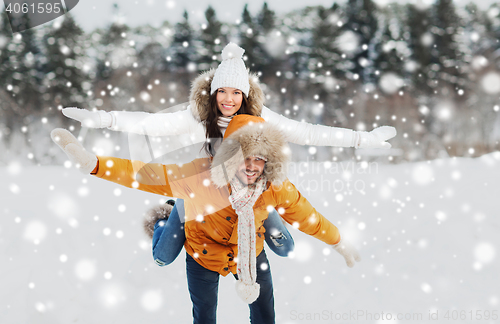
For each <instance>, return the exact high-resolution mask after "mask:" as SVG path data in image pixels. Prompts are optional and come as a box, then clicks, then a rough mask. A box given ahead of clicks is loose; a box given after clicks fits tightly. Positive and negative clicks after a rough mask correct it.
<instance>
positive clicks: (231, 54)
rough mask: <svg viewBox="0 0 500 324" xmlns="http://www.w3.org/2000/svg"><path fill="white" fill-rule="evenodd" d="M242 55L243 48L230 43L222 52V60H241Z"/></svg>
mask: <svg viewBox="0 0 500 324" xmlns="http://www.w3.org/2000/svg"><path fill="white" fill-rule="evenodd" d="M243 53H245V50H244V49H243V48H241V47H239V46H238V45H236V44H235V43H233V42H231V43H229V44H227V45H226V47H224V49H223V50H222V60H223V61H225V60H229V59H232V58H236V59H243Z"/></svg>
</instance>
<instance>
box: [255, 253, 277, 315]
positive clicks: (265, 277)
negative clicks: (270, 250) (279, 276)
mask: <svg viewBox="0 0 500 324" xmlns="http://www.w3.org/2000/svg"><path fill="white" fill-rule="evenodd" d="M257 283H258V284H259V285H260V294H259V298H257V300H256V301H254V302H253V303H252V304H250V305H249V306H250V323H252V324H274V317H275V314H274V292H273V278H272V276H271V267H270V266H269V261H268V260H267V256H266V252H265V251H264V250H262V252H261V253H260V254H259V256H258V257H257Z"/></svg>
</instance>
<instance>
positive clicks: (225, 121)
mask: <svg viewBox="0 0 500 324" xmlns="http://www.w3.org/2000/svg"><path fill="white" fill-rule="evenodd" d="M231 119H233V116H229V117H225V116H219V118H217V126H219V127H220V128H223V129H224V130H225V129H226V128H227V126H228V125H229V122H230V121H231Z"/></svg>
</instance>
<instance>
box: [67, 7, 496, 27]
mask: <svg viewBox="0 0 500 324" xmlns="http://www.w3.org/2000/svg"><path fill="white" fill-rule="evenodd" d="M344 1H345V0H342V1H339V3H343V2H344ZM417 1H419V2H422V3H432V2H433V1H432V0H399V1H398V2H413V3H415V2H417ZM375 2H377V3H379V4H384V3H387V2H393V1H391V0H375ZM455 2H456V3H457V4H458V5H464V4H466V3H469V2H470V0H455ZM474 2H475V3H477V5H478V6H479V7H480V8H488V7H489V6H490V5H491V4H492V3H493V2H494V1H493V0H474ZM113 3H118V4H119V11H120V13H121V14H122V15H123V18H124V19H125V22H126V23H127V24H128V25H129V26H132V27H134V26H137V25H143V24H147V23H150V24H152V25H159V24H161V23H162V22H163V21H164V20H168V21H170V22H171V23H175V22H177V21H179V19H180V18H181V17H182V12H183V10H184V9H186V10H187V11H188V12H189V14H190V20H191V21H192V22H202V21H204V12H205V10H206V8H207V7H208V6H209V5H211V6H212V7H213V8H214V9H215V10H216V12H217V16H218V18H219V19H220V20H222V21H227V22H234V21H236V20H237V19H240V18H241V12H242V11H243V7H244V5H245V3H249V5H248V7H249V10H250V12H252V13H256V12H258V11H259V10H260V8H262V5H263V3H264V1H263V0H262V1H261V0H257V1H256V0H252V1H250V0H231V1H220V0H218V1H217V0H184V1H180V0H119V1H118V0H80V2H79V3H78V5H77V6H76V7H75V8H74V9H73V10H72V11H71V12H72V13H73V15H74V16H75V19H76V20H77V22H78V23H79V24H80V25H81V26H82V27H83V28H84V29H85V30H86V31H89V30H92V29H94V28H96V27H105V26H107V25H109V24H110V23H111V22H112V21H113V18H112V17H113ZM267 3H268V5H269V8H270V9H271V10H274V11H276V12H277V13H285V12H288V11H290V10H293V9H298V8H302V7H304V6H306V4H307V5H309V6H313V5H323V6H325V7H330V6H331V5H332V4H333V1H332V0H268V1H267Z"/></svg>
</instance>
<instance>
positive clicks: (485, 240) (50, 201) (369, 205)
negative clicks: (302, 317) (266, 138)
mask: <svg viewBox="0 0 500 324" xmlns="http://www.w3.org/2000/svg"><path fill="white" fill-rule="evenodd" d="M499 164H500V154H497V153H492V154H488V155H485V156H482V157H481V158H476V159H472V158H455V159H441V160H435V161H430V162H419V163H408V164H399V165H384V164H380V165H378V168H372V167H371V166H370V167H368V168H365V169H363V170H364V172H363V173H362V172H357V171H358V169H357V168H354V169H349V168H346V166H345V165H344V168H342V166H341V165H339V164H338V163H335V162H329V163H321V164H317V163H311V162H309V163H308V164H302V165H301V166H300V170H301V172H302V174H303V176H302V177H299V176H298V175H292V174H291V175H290V178H291V181H292V182H293V183H295V184H296V186H297V188H298V189H299V190H301V191H302V192H303V194H304V196H305V197H306V198H308V199H309V200H310V201H311V203H312V204H313V205H314V206H315V208H316V209H317V211H318V212H320V213H322V214H323V215H324V216H326V217H327V218H328V219H330V220H331V221H332V222H333V223H334V224H335V225H336V226H337V227H338V228H339V229H340V231H341V233H342V236H343V238H345V239H348V240H350V241H351V242H352V243H353V244H354V245H355V246H356V247H358V248H359V251H360V253H361V257H362V261H361V262H360V263H359V264H357V265H356V266H355V267H354V268H353V269H349V268H347V267H346V265H345V262H344V260H343V259H342V257H341V256H339V255H338V253H336V252H335V251H334V250H333V249H332V248H331V247H328V246H325V245H324V244H323V243H321V242H320V241H317V240H314V239H312V238H311V237H309V236H307V235H304V234H303V233H301V232H299V231H298V230H296V229H294V228H293V226H290V227H289V230H290V232H291V234H292V236H293V238H294V241H295V251H294V252H293V255H291V256H290V257H289V258H282V257H278V256H276V255H275V254H274V253H272V252H271V251H269V249H267V254H268V258H269V260H270V268H271V270H272V272H273V280H274V285H275V291H276V312H277V316H279V317H280V318H282V319H284V320H283V322H286V323H296V322H294V321H291V320H290V312H291V311H293V310H300V311H302V312H316V311H317V310H318V309H320V310H321V309H331V305H332V303H334V304H335V310H337V309H338V310H349V309H352V307H353V304H352V302H350V301H349V300H346V298H345V296H350V295H352V291H353V290H355V291H356V306H355V308H356V309H357V308H360V309H365V310H369V311H372V312H373V313H375V312H377V311H380V310H383V309H390V310H391V312H397V313H399V312H421V313H423V314H428V313H429V310H431V309H451V308H453V307H455V308H460V309H475V308H484V309H493V308H494V307H498V304H499V295H498V292H497V291H496V289H495V287H496V285H495V284H494V283H493V282H492V280H494V279H492V278H496V277H497V273H498V272H499V271H500V264H499V262H498V260H499V259H498V257H497V255H498V254H497V247H498V246H499V244H500V241H499V237H498V234H497V231H496V228H498V226H499V224H498V219H497V217H496V216H495V215H496V210H497V199H496V196H495V195H496V193H497V192H498V191H499V190H500V187H499V186H500V185H499V184H498V182H495V181H492V180H491V179H496V178H498V177H500V173H499V172H500V171H499V170H500V168H498V166H499ZM365 166H366V164H365ZM361 169H362V168H360V170H361ZM13 170H16V171H13ZM370 170H371V171H370ZM0 176H1V177H2V179H6V181H5V182H2V185H1V186H0V197H1V198H0V199H1V204H0V205H1V206H2V207H1V208H2V213H3V214H2V218H1V219H0V235H1V236H0V237H1V239H0V251H1V252H0V253H1V255H2V259H3V260H5V262H4V263H3V264H2V265H3V271H4V272H5V273H10V274H11V275H10V276H9V278H8V279H7V278H6V277H4V280H2V283H1V284H2V287H5V288H4V289H7V291H14V290H15V291H16V294H17V295H16V296H19V298H18V299H16V298H14V299H13V298H10V297H7V295H5V298H4V299H3V307H4V309H3V311H2V313H1V315H0V320H1V322H2V323H3V322H5V323H9V322H12V321H13V319H14V318H24V316H27V315H28V316H49V317H50V318H52V319H53V318H61V321H63V322H75V321H81V322H103V321H104V322H112V321H113V320H116V319H120V320H122V321H124V322H127V321H133V322H144V321H147V322H148V323H163V322H165V320H166V319H168V320H169V321H172V322H178V323H181V322H189V321H190V317H191V303H190V300H189V294H188V292H187V284H186V277H185V261H184V256H183V255H181V256H180V257H178V258H177V260H176V261H175V262H174V263H173V264H171V265H169V266H167V267H163V268H162V267H158V266H156V265H155V264H154V262H153V260H152V257H151V244H150V241H149V240H147V239H146V237H145V235H144V234H143V232H142V228H141V219H142V215H143V212H144V210H145V209H147V208H148V206H149V205H151V202H157V201H159V197H158V196H155V195H152V194H147V193H144V192H140V191H137V190H133V189H127V188H123V187H119V186H117V185H115V184H112V183H107V182H103V181H101V180H99V179H96V178H94V177H89V176H83V175H81V174H80V173H79V172H78V171H77V170H75V169H73V168H70V169H66V168H64V167H62V166H61V167H43V168H42V169H40V168H34V167H22V168H21V167H19V166H13V165H10V166H6V167H5V168H3V169H0ZM34 179H36V181H33V180H34ZM301 179H308V180H310V181H316V182H318V184H321V183H322V182H323V184H324V185H326V182H328V181H330V182H334V181H339V180H342V181H345V183H346V184H347V181H350V182H351V183H354V182H355V181H362V182H364V183H365V191H364V193H363V194H362V193H360V192H359V191H356V190H355V189H354V188H353V187H348V186H347V185H345V186H344V187H343V189H342V190H341V191H337V192H335V191H333V187H331V188H332V191H328V190H326V189H324V190H320V189H317V190H316V191H310V192H307V190H305V188H304V187H305V186H306V185H307V186H308V187H310V188H312V187H313V186H312V183H307V184H306V183H305V182H303V180H301ZM14 183H15V184H16V185H17V186H18V187H19V188H20V190H21V191H20V192H21V194H17V193H15V192H13V191H12V190H11V185H12V184H14ZM317 188H320V187H319V186H318V187H317ZM325 188H327V186H325ZM26 198H28V199H26ZM147 202H149V205H148V204H147ZM325 202H327V203H325ZM279 212H281V213H283V212H285V210H281V209H280V210H279ZM220 284H221V286H220V296H219V318H220V320H221V321H222V322H235V321H238V322H243V321H245V320H246V318H247V314H248V310H247V306H246V305H244V304H243V303H240V302H238V299H237V298H236V299H235V295H234V279H232V277H231V276H228V277H226V278H221V283H220ZM394 287H399V289H400V292H399V293H398V294H397V295H395V294H394ZM13 289H14V290H13ZM88 309H92V312H88V311H84V310H88ZM228 309H231V312H228V311H227V310H228ZM120 314H122V315H120ZM160 314H161V316H160ZM234 314H237V315H234ZM235 316H236V317H235ZM49 317H47V318H49ZM235 318H237V319H235ZM49 322H51V321H50V320H48V322H47V321H45V320H44V319H41V320H39V321H38V320H37V323H42V324H45V323H47V324H48V323H49ZM52 322H53V321H52ZM392 322H394V321H392ZM392 322H391V323H392ZM297 323H298V322H297Z"/></svg>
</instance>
